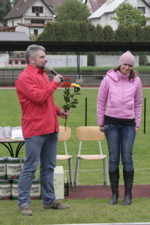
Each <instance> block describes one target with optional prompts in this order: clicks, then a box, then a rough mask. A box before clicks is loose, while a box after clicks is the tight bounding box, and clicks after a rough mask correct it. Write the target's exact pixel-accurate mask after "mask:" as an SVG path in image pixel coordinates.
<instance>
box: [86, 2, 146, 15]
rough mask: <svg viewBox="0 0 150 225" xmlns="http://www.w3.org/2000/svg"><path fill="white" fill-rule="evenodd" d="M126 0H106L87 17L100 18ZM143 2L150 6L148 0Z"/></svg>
mask: <svg viewBox="0 0 150 225" xmlns="http://www.w3.org/2000/svg"><path fill="white" fill-rule="evenodd" d="M126 2H127V0H106V2H105V3H104V4H103V5H102V6H101V7H100V8H99V9H97V10H96V11H95V12H94V13H93V14H92V15H90V16H89V17H88V18H89V19H96V18H100V17H101V16H103V15H104V14H107V13H112V12H114V11H115V10H116V9H117V8H118V7H119V6H120V5H121V4H122V3H126ZM143 2H144V3H145V4H146V5H147V6H149V7H150V1H148V0H147V1H146V0H143Z"/></svg>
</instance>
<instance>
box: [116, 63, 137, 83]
mask: <svg viewBox="0 0 150 225" xmlns="http://www.w3.org/2000/svg"><path fill="white" fill-rule="evenodd" d="M117 70H119V71H120V66H118V67H115V68H114V71H117ZM138 75H139V74H138V72H137V71H135V70H133V69H132V70H131V72H130V75H129V80H134V78H135V77H137V76H138Z"/></svg>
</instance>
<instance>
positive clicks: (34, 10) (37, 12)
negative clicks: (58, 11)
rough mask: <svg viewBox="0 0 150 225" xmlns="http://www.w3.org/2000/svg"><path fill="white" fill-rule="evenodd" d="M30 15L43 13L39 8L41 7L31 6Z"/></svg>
mask: <svg viewBox="0 0 150 225" xmlns="http://www.w3.org/2000/svg"><path fill="white" fill-rule="evenodd" d="M32 13H36V14H40V13H43V7H41V6H32Z"/></svg>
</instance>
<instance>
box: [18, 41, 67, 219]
mask: <svg viewBox="0 0 150 225" xmlns="http://www.w3.org/2000/svg"><path fill="white" fill-rule="evenodd" d="M26 60H27V67H26V68H25V70H24V71H23V72H22V73H21V74H20V75H19V77H18V79H17V80H16V90H17V95H18V98H19V101H20V104H21V109H22V130H23V136H24V139H25V148H26V160H25V162H24V167H23V170H22V172H21V174H20V178H19V184H18V191H19V197H18V204H19V209H20V211H21V213H22V214H23V215H27V216H30V215H32V211H31V209H30V207H29V204H30V190H31V185H32V180H33V177H34V173H35V171H36V168H37V165H38V162H39V161H40V184H41V191H42V200H43V207H44V209H67V208H69V206H67V205H64V204H62V203H60V202H59V201H58V200H56V197H55V191H54V186H53V175H54V168H55V166H56V154H57V153H56V148H57V138H58V131H59V125H58V118H57V117H58V116H60V117H62V118H66V117H68V114H67V113H66V112H64V111H63V110H61V109H60V108H59V107H58V106H56V105H55V102H54V98H53V93H54V92H55V91H56V90H57V88H58V86H59V84H60V82H61V80H62V79H63V77H62V75H60V74H57V75H56V76H54V78H53V81H51V82H50V81H49V78H48V76H47V75H46V73H45V71H44V68H45V65H46V62H47V59H46V55H45V48H44V47H43V46H39V45H30V46H29V47H28V48H27V50H26Z"/></svg>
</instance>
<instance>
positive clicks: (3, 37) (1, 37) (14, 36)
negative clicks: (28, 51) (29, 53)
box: [0, 32, 30, 42]
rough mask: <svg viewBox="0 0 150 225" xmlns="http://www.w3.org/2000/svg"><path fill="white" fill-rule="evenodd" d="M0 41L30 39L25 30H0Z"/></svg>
mask: <svg viewBox="0 0 150 225" xmlns="http://www.w3.org/2000/svg"><path fill="white" fill-rule="evenodd" d="M0 41H9V42H10V41H30V39H29V37H28V36H27V34H26V33H25V32H0Z"/></svg>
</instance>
